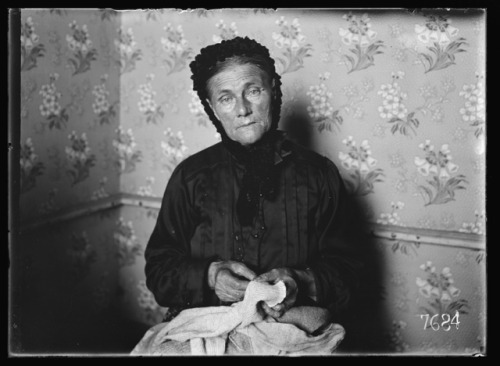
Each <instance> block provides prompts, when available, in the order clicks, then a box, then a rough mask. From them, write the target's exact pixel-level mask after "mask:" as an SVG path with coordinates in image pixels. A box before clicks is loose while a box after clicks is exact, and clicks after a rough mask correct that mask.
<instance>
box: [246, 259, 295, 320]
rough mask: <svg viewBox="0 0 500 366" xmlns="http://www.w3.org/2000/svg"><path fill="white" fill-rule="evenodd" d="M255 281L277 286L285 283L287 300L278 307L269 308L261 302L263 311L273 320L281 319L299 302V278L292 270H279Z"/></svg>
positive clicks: (261, 276) (272, 271)
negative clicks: (278, 283)
mask: <svg viewBox="0 0 500 366" xmlns="http://www.w3.org/2000/svg"><path fill="white" fill-rule="evenodd" d="M255 281H259V282H267V283H270V284H275V283H277V282H279V281H283V282H284V283H285V286H286V296H285V299H284V300H283V301H282V302H281V303H279V304H278V305H276V306H273V307H269V306H268V305H267V304H266V303H265V302H263V301H262V302H261V307H262V310H263V311H264V312H265V313H266V314H267V315H269V316H272V317H273V318H280V317H281V316H282V315H283V314H284V313H285V312H286V311H287V310H288V309H290V308H291V307H292V306H293V305H294V304H295V301H296V300H297V294H298V277H297V274H296V273H295V270H293V269H291V268H277V269H273V270H271V271H269V272H266V273H263V274H261V275H260V276H258V277H257V278H255Z"/></svg>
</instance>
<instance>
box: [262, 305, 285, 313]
mask: <svg viewBox="0 0 500 366" xmlns="http://www.w3.org/2000/svg"><path fill="white" fill-rule="evenodd" d="M266 305H267V304H266ZM271 309H273V310H274V311H276V312H278V313H282V312H283V311H284V310H285V304H283V303H281V304H278V305H274V306H273V307H272V308H271Z"/></svg>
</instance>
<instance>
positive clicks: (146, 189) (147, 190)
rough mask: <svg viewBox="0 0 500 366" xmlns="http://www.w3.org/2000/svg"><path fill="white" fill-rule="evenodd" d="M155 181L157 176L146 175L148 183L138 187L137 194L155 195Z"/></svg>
mask: <svg viewBox="0 0 500 366" xmlns="http://www.w3.org/2000/svg"><path fill="white" fill-rule="evenodd" d="M154 183H155V177H146V185H144V186H140V187H139V188H138V189H137V194H138V195H139V196H146V197H154V193H153V184H154Z"/></svg>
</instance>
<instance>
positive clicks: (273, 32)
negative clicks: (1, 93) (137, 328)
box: [20, 9, 486, 353]
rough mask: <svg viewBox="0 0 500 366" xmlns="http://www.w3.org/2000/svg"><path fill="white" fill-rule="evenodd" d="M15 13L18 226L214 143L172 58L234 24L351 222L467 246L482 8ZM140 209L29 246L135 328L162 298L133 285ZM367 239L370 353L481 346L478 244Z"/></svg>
mask: <svg viewBox="0 0 500 366" xmlns="http://www.w3.org/2000/svg"><path fill="white" fill-rule="evenodd" d="M21 18H22V19H21V23H22V25H21V91H20V92H21V93H20V98H21V110H20V119H21V136H20V139H21V154H20V155H21V160H20V174H21V176H20V191H21V195H20V211H21V222H23V223H30V222H32V221H34V220H38V219H40V218H44V217H52V216H51V215H56V214H58V213H60V212H65V211H68V210H69V211H71V210H72V208H73V207H76V206H78V205H85V204H92V202H94V203H96V204H97V203H99V202H103V200H106V199H111V198H113V197H115V196H116V195H118V194H128V195H132V196H133V197H139V198H141V197H143V199H144V200H145V201H144V202H146V201H147V202H159V200H160V199H161V197H162V195H163V192H164V189H165V187H166V183H167V181H168V179H169V176H170V174H171V172H172V170H173V169H174V168H175V166H176V165H177V164H178V163H179V162H180V161H182V160H183V159H185V158H186V157H187V156H189V155H191V154H194V153H196V152H197V151H200V150H201V149H203V148H205V147H208V146H210V145H212V144H214V143H216V142H217V141H219V136H218V134H217V133H216V130H215V128H214V127H213V125H212V124H211V122H210V121H209V120H208V117H207V116H206V114H205V112H204V110H203V107H202V105H201V103H200V101H199V99H198V97H197V95H196V93H194V92H193V91H192V88H191V80H190V71H189V67H188V65H189V62H190V61H191V60H192V59H193V58H194V56H195V55H196V54H197V53H198V51H199V50H200V49H201V48H202V47H204V46H207V45H208V44H211V43H213V42H220V41H221V40H224V39H230V38H232V37H235V36H248V37H251V38H254V39H256V40H257V41H259V42H261V43H262V44H264V45H265V46H266V47H268V48H269V50H270V52H271V55H272V56H273V58H274V59H275V60H276V65H277V70H278V72H279V73H280V75H281V76H282V82H283V87H282V89H283V108H282V120H281V125H280V126H281V128H282V129H284V130H286V131H288V133H289V135H290V138H292V139H294V140H296V141H297V142H299V143H301V144H304V145H306V146H307V147H309V148H311V149H313V150H315V151H317V152H319V153H320V154H322V155H325V156H327V157H328V158H330V159H331V160H332V161H333V162H335V163H336V165H337V166H338V167H339V169H340V171H341V174H342V176H343V178H344V180H345V183H346V185H347V187H348V190H349V192H350V194H352V195H353V196H354V197H356V199H357V200H359V202H361V203H362V205H363V208H364V210H363V211H364V212H363V215H364V216H365V217H366V220H368V221H369V222H371V223H373V224H374V225H378V226H377V227H379V228H382V229H383V228H387V230H388V231H391V230H395V231H398V230H402V232H409V230H410V231H411V229H415V230H420V231H419V232H422V231H424V232H429V233H432V235H434V236H437V237H438V238H441V237H452V238H455V237H456V235H462V236H463V237H465V238H467V240H469V241H472V242H480V243H484V240H485V239H484V235H485V226H486V217H485V196H486V192H485V171H486V156H485V155H486V151H485V144H486V106H485V52H486V47H485V27H486V22H485V11H482V10H474V9H472V10H471V11H469V12H467V13H466V14H465V13H464V12H460V11H437V10H435V11H432V10H429V11H422V12H420V11H416V12H408V11H406V10H404V9H401V10H397V9H396V10H395V9H393V10H380V9H364V10H359V9H352V10H349V9H339V10H335V9H332V10H308V9H301V10H285V9H278V10H276V11H275V10H271V9H233V10H204V9H195V10H190V11H177V10H173V9H151V10H133V11H114V10H111V9H78V10H77V9H33V10H31V9H26V10H22V13H21ZM289 121H295V122H289ZM297 121H298V122H297ZM156 216H157V206H155V205H150V206H147V205H135V206H134V205H125V206H120V207H115V208H113V209H112V210H102V211H98V212H94V213H92V215H91V216H86V218H80V219H77V220H73V221H72V223H71V224H68V225H61V226H60V227H58V226H57V225H56V227H55V228H54V227H51V228H50V229H48V230H49V232H48V233H47V232H45V231H43V230H45V229H40V230H42V232H43V234H40V236H39V239H38V240H40V241H42V242H43V243H45V244H44V245H47V251H46V252H45V251H43V250H41V249H40V248H37V249H36V252H37V253H38V252H39V253H40V258H44V259H47V260H48V263H52V264H53V266H51V268H52V269H51V271H53V272H54V275H55V273H58V271H61V273H62V272H63V271H65V270H66V269H65V268H66V267H68V265H69V264H71V266H70V267H71V271H72V274H71V276H69V277H68V278H64V281H69V280H70V278H71V279H72V280H73V281H76V282H78V281H80V282H79V283H86V284H87V285H86V286H87V287H73V291H74V293H75V295H74V296H80V297H83V296H84V294H87V295H88V294H91V295H90V296H87V297H86V300H85V301H86V303H88V302H90V303H92V305H91V306H89V307H88V308H87V309H93V310H92V311H93V312H94V313H95V312H97V313H99V311H100V312H101V313H102V312H103V311H105V309H120V311H119V313H122V314H124V316H125V317H126V318H128V319H133V320H135V321H137V322H139V323H142V324H144V325H145V326H149V325H153V324H155V323H158V322H159V321H161V319H162V318H163V314H164V313H165V312H166V311H167V310H168V309H164V308H161V307H159V306H158V305H157V304H156V303H155V301H154V298H153V297H152V294H151V293H150V292H149V291H148V290H147V288H146V287H145V278H144V258H143V252H144V248H145V245H146V243H147V240H148V238H149V235H150V233H151V231H152V229H153V225H154V223H155V220H156ZM50 230H52V231H50ZM54 230H55V231H54ZM429 235H430V234H429ZM49 238H52V239H53V240H55V241H57V242H58V243H55V242H51V240H49ZM54 238H57V240H56V239H54ZM373 249H374V250H375V252H376V254H377V258H379V259H380V263H381V264H382V265H383V270H382V271H381V273H382V275H381V280H380V282H381V288H380V290H377V294H375V295H376V296H377V297H378V300H377V301H378V304H380V306H381V307H383V308H384V309H385V311H384V312H385V314H386V315H385V316H384V317H383V321H382V318H381V322H383V324H382V326H381V327H377V328H376V329H375V322H373V325H374V330H373V331H374V332H376V334H377V337H374V338H377V339H380V341H381V342H383V343H384V347H385V349H386V350H388V351H390V352H424V353H433V352H436V353H447V352H452V353H454V352H461V353H464V352H465V353H474V352H483V351H484V347H485V333H484V332H485V322H486V313H485V295H486V294H485V291H486V290H485V260H486V259H485V258H486V257H485V251H484V245H483V246H482V247H479V250H478V249H477V248H472V247H469V248H467V247H460V246H458V247H457V246H455V247H453V246H439V245H431V244H429V243H420V242H419V241H414V240H411V239H401V240H400V239H397V238H396V239H394V238H392V237H389V238H386V239H383V238H377V240H376V241H375V242H374V243H373ZM49 253H52V254H54V253H57V256H56V257H57V259H50V256H49ZM62 257H64V258H65V259H64V260H62V259H61V258H62ZM30 258H32V259H31V260H32V261H33V263H29V265H31V266H33V268H42V267H43V265H41V264H35V262H36V261H37V257H36V256H33V257H32V256H30ZM38 260H39V259H38ZM104 263H106V264H104ZM47 265H49V264H47ZM40 266H42V267H40ZM56 277H57V276H56ZM30 278H31V277H30ZM33 279H34V280H35V281H36V276H35V277H33ZM58 281H63V279H61V280H58ZM56 283H57V281H56ZM40 286H41V287H40V289H39V290H38V291H44V289H46V291H47V293H48V294H52V295H54V296H56V294H57V293H58V291H63V288H64V286H62V285H61V286H62V287H61V286H60V287H57V286H58V285H51V284H50V281H48V280H47V281H45V280H43V279H40ZM54 286H55V287H54ZM43 301H45V302H46V304H50V303H51V301H50V299H45V300H43ZM52 301H53V302H57V301H58V300H57V301H56V300H52ZM63 305H64V306H69V308H71V309H73V307H74V306H76V305H73V303H71V302H63ZM63 305H60V307H61V308H62V307H63ZM48 308H50V306H49V305H47V309H48ZM58 308H59V307H58ZM68 311H69V310H68ZM28 313H29V311H28ZM91 313H92V312H91ZM94 313H92V314H94ZM54 317H55V319H56V318H57V315H54ZM61 319H63V317H61V318H60V320H61ZM54 321H57V320H54ZM377 324H378V323H377ZM438 328H439V329H438ZM353 329H354V331H353V332H352V333H353V334H354V335H355V336H354V338H356V334H360V333H362V332H363V331H362V330H359V332H357V331H356V330H355V329H356V325H354V326H353ZM360 329H362V328H360ZM366 333H367V334H370V332H369V331H367V332H366ZM139 337H140V335H139ZM54 342H56V341H54Z"/></svg>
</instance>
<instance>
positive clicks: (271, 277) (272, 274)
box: [255, 270, 278, 282]
mask: <svg viewBox="0 0 500 366" xmlns="http://www.w3.org/2000/svg"><path fill="white" fill-rule="evenodd" d="M277 278H278V277H277V274H276V271H274V270H272V271H269V272H266V273H262V274H261V275H259V276H258V277H257V278H255V281H258V282H274V281H276V279H277Z"/></svg>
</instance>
